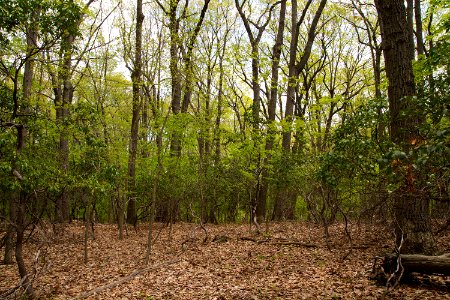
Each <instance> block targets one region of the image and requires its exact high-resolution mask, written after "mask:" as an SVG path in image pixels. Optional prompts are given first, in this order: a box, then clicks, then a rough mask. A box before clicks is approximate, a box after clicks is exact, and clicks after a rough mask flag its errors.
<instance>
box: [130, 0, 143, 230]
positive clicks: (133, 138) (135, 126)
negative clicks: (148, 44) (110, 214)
mask: <svg viewBox="0 0 450 300" xmlns="http://www.w3.org/2000/svg"><path fill="white" fill-rule="evenodd" d="M143 23H144V13H143V12H142V0H137V2H136V39H135V49H134V51H135V54H134V65H133V71H132V73H131V81H132V83H133V101H132V102H133V114H132V119H131V135H130V146H129V152H128V178H127V192H128V206H127V223H129V224H133V225H135V226H136V222H137V214H136V195H135V189H136V155H137V144H138V137H139V118H140V111H141V106H142V103H141V97H140V94H141V86H142V83H141V80H142V24H143Z"/></svg>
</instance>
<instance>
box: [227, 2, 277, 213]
mask: <svg viewBox="0 0 450 300" xmlns="http://www.w3.org/2000/svg"><path fill="white" fill-rule="evenodd" d="M246 2H247V1H242V3H239V0H235V4H236V8H237V10H238V12H239V15H240V17H241V19H242V22H243V23H244V27H245V31H246V32H247V36H248V38H249V40H250V47H251V59H252V77H251V87H252V91H253V102H252V137H253V142H254V143H255V145H254V149H258V145H257V144H258V140H259V135H260V132H259V130H260V128H259V127H260V110H261V85H260V82H259V77H260V76H259V72H260V59H261V58H260V55H259V43H260V42H261V38H262V36H263V33H264V31H265V30H266V27H267V25H269V22H270V19H271V17H272V11H273V9H274V8H275V6H276V5H278V4H279V3H280V1H278V2H276V3H274V4H272V5H268V6H267V7H266V8H265V9H264V11H263V12H262V14H261V16H260V17H259V18H258V21H257V22H255V21H253V20H251V19H250V18H251V16H247V15H246V14H245V12H244V5H245V3H246ZM250 11H251V10H250ZM266 15H267V17H265V20H264V19H263V17H264V16H266ZM261 19H263V21H262V22H261V23H260V24H259V23H258V22H260V21H261ZM251 26H253V27H255V28H256V32H254V31H253V30H252V27H251ZM260 160H261V158H260V154H259V153H258V161H257V165H258V167H257V170H255V172H254V173H255V177H256V178H255V181H256V182H257V184H256V189H255V191H254V192H253V194H254V196H253V197H252V199H251V202H252V203H250V204H251V206H252V207H251V209H252V214H254V216H252V219H253V218H256V220H257V222H261V221H264V219H265V215H266V199H265V197H261V196H260V193H261V189H260V183H259V182H260V173H261V170H259V169H260V167H259V165H260V164H261V162H260Z"/></svg>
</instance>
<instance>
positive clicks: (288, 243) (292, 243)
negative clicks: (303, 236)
mask: <svg viewBox="0 0 450 300" xmlns="http://www.w3.org/2000/svg"><path fill="white" fill-rule="evenodd" d="M239 239H240V240H241V241H250V242H254V243H257V244H263V243H268V244H270V245H280V246H297V247H305V248H319V246H318V245H316V244H312V243H304V242H300V241H295V240H287V239H281V240H271V239H269V238H265V239H255V238H253V237H247V236H243V237H240V238H239Z"/></svg>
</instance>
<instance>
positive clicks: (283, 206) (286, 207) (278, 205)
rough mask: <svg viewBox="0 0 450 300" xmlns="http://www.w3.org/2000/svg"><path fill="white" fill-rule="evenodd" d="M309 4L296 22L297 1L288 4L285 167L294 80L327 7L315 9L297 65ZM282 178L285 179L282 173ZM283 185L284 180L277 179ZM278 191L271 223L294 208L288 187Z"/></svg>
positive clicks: (303, 65) (302, 66) (309, 3)
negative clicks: (289, 28)
mask: <svg viewBox="0 0 450 300" xmlns="http://www.w3.org/2000/svg"><path fill="white" fill-rule="evenodd" d="M311 3H312V1H311V0H309V1H308V2H307V3H306V4H305V7H304V8H303V11H302V15H301V16H300V19H299V20H298V21H297V17H298V13H297V0H294V1H292V22H291V31H292V32H291V42H290V46H289V63H288V74H289V78H288V87H287V98H286V106H285V110H284V111H285V115H284V120H285V124H284V128H283V134H282V135H283V136H282V147H283V157H282V161H283V164H284V165H289V164H290V162H289V160H290V159H291V156H292V153H291V143H292V142H291V140H292V128H291V126H292V122H293V120H294V105H295V96H296V89H297V86H298V77H299V75H300V73H301V72H302V70H303V69H304V68H305V66H306V63H307V62H308V59H309V57H310V55H311V50H312V46H313V43H314V39H315V37H316V28H317V25H318V23H319V19H320V16H321V15H322V12H323V9H324V7H325V5H326V3H327V0H321V1H320V3H319V7H318V8H317V10H316V12H315V14H314V18H313V20H312V23H311V26H310V28H309V30H308V39H307V42H306V45H305V49H304V51H303V54H302V56H301V58H300V60H299V61H298V62H297V48H298V38H299V32H300V25H301V24H302V23H303V21H304V19H305V16H306V13H307V11H308V9H309V7H310V5H311ZM286 176H289V174H288V173H286ZM281 180H283V181H286V179H283V178H282V179H281ZM279 186H280V187H281V188H280V190H279V191H277V196H276V199H275V206H274V213H273V219H275V220H281V219H287V218H289V219H290V218H293V214H292V213H288V212H289V211H291V212H292V211H293V209H294V208H293V205H294V207H295V199H296V196H295V195H293V194H292V192H291V191H289V186H288V185H286V184H284V183H283V182H282V183H280V184H279Z"/></svg>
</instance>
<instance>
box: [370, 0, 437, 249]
mask: <svg viewBox="0 0 450 300" xmlns="http://www.w3.org/2000/svg"><path fill="white" fill-rule="evenodd" d="M375 5H376V8H377V11H378V15H379V18H380V23H381V38H382V44H383V53H384V59H385V67H386V75H387V78H388V82H389V87H388V97H389V113H390V135H391V140H392V141H393V142H395V143H396V144H398V145H400V146H401V148H402V150H403V152H404V153H409V152H410V151H411V150H412V149H413V148H414V147H415V146H416V145H417V144H418V143H420V142H421V141H420V135H419V125H420V124H421V123H422V120H423V116H422V115H421V113H420V111H419V110H418V108H417V107H415V104H414V103H413V102H412V97H414V96H415V95H416V88H415V84H414V75H413V69H412V56H411V48H413V47H414V45H413V44H411V40H410V35H409V33H410V32H409V29H408V22H407V18H406V9H405V5H404V2H403V1H402V0H385V1H381V0H376V1H375ZM396 171H397V172H398V173H399V174H401V175H400V176H403V177H402V179H401V180H402V182H401V186H400V188H398V189H397V190H396V191H395V192H394V193H393V195H392V196H393V201H394V217H395V224H396V225H395V227H396V228H395V232H396V237H397V241H396V242H397V247H400V246H401V249H400V250H401V252H402V253H423V254H432V253H433V252H434V251H435V242H434V239H433V235H432V232H431V222H430V212H429V199H428V197H426V196H425V195H424V193H422V192H421V187H420V184H421V180H420V174H417V172H416V171H415V170H414V168H413V166H412V162H408V161H399V162H398V165H397V166H396Z"/></svg>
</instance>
